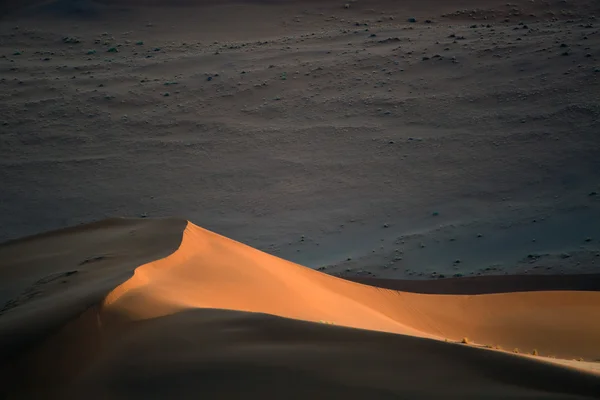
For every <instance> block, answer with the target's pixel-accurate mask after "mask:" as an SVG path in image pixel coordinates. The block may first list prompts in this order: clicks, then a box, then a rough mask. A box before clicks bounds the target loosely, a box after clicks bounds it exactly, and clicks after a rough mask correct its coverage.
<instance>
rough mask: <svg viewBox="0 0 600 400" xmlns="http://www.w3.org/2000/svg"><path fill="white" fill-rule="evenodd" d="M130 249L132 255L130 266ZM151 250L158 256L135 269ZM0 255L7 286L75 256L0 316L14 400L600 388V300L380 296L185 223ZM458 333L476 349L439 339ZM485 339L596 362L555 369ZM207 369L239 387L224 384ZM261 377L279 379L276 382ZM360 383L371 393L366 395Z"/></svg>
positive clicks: (46, 240)
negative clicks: (84, 298) (84, 303)
mask: <svg viewBox="0 0 600 400" xmlns="http://www.w3.org/2000/svg"><path fill="white" fill-rule="evenodd" d="M184 227H185V228H184ZM182 231H183V235H182V233H181V232H182ZM181 235H182V236H181ZM179 241H180V242H179ZM27 250H29V251H27ZM127 251H129V252H130V253H129V257H131V255H136V256H135V257H133V258H130V259H129V260H126V259H127V257H128V255H127ZM144 252H148V254H153V255H154V257H156V261H150V262H147V263H146V264H143V265H141V266H139V267H137V268H135V267H131V265H133V264H132V263H135V261H136V260H138V261H141V260H142V259H143V258H144V257H147V254H146V255H144ZM98 254H103V256H101V257H98V258H97V259H93V260H92V261H90V257H92V256H94V255H98ZM169 254H170V255H169ZM136 257H137V258H136ZM160 257H164V258H160ZM0 258H1V259H2V260H3V263H4V265H2V266H1V267H0V278H2V282H3V286H2V287H0V288H1V289H3V290H8V288H9V287H8V286H4V283H5V282H8V279H6V278H8V277H11V279H13V281H14V282H19V281H20V280H22V279H24V277H25V275H26V272H27V271H29V274H32V273H36V272H37V273H38V274H42V276H43V275H44V274H48V273H49V272H50V270H52V269H54V272H53V274H54V275H50V276H56V273H57V272H56V271H64V270H65V267H66V266H71V268H73V265H74V264H75V262H76V261H79V264H78V265H79V266H78V267H76V268H79V269H76V271H77V272H76V273H71V274H69V275H65V274H63V275H60V274H59V275H58V276H60V277H61V278H60V279H63V278H64V279H65V280H63V281H62V282H63V283H62V285H63V286H59V288H62V289H57V288H56V287H55V288H52V287H50V286H48V288H46V289H44V288H41V289H39V292H40V293H39V294H38V295H36V296H31V297H27V296H24V297H23V296H21V297H19V298H18V299H20V301H15V302H13V303H14V304H13V303H11V304H12V305H11V306H10V307H8V308H7V307H5V309H4V310H3V314H0V334H1V339H2V340H1V341H0V344H2V348H1V349H2V351H3V354H4V355H5V356H6V360H7V361H6V362H5V363H4V364H3V369H2V371H3V374H2V375H3V377H4V379H5V380H6V382H3V383H4V384H5V385H6V386H5V387H9V388H10V390H9V392H12V394H13V397H12V398H23V397H31V398H40V396H41V397H56V398H80V397H81V396H86V397H89V398H148V396H150V397H152V395H156V396H158V397H169V396H175V397H177V396H183V397H189V396H193V395H194V393H195V392H194V390H204V391H205V392H206V393H208V394H209V397H210V396H216V397H210V398H239V396H240V395H242V389H241V387H246V386H247V385H249V386H247V387H246V389H243V390H245V391H246V392H244V393H246V394H247V395H248V396H250V397H252V396H254V395H256V398H278V397H277V396H282V395H284V394H285V395H286V396H288V395H289V396H291V397H292V398H294V396H296V397H295V398H307V397H310V395H309V394H310V393H312V392H311V391H319V392H320V393H325V394H328V396H330V397H331V396H334V397H336V396H344V397H346V398H367V397H369V396H373V398H389V397H386V396H387V395H384V393H387V394H390V393H391V394H394V396H401V395H403V396H409V397H411V398H437V396H442V395H444V396H445V395H448V396H450V397H451V398H453V396H457V397H460V398H468V397H469V396H474V397H472V398H481V396H484V394H486V393H487V394H497V395H501V396H502V398H510V397H519V396H525V395H531V394H532V393H537V394H536V396H538V397H535V398H546V397H545V396H546V394H548V393H550V392H554V393H559V394H560V393H562V394H565V393H570V394H571V395H573V396H574V395H576V394H580V395H584V396H590V395H592V394H594V393H600V392H596V389H598V388H600V378H598V376H597V375H594V374H595V372H594V370H595V369H596V370H597V368H594V367H595V366H596V365H595V363H593V362H591V361H594V360H597V359H599V358H600V346H599V344H600V342H599V340H600V339H599V338H600V319H598V318H597V315H598V310H599V309H600V293H599V292H577V291H537V292H521V293H501V294H486V295H432V294H417V293H407V292H398V291H393V290H388V289H380V288H376V287H371V286H365V285H362V284H358V283H354V282H350V281H346V280H343V279H340V278H335V277H332V276H329V275H326V274H323V273H320V272H317V271H314V270H311V269H308V268H305V267H302V266H300V265H297V264H294V263H291V262H288V261H285V260H282V259H279V258H277V257H274V256H271V255H268V254H266V253H263V252H261V251H258V250H256V249H253V248H251V247H248V246H246V245H243V244H241V243H238V242H235V241H233V240H230V239H227V238H225V237H222V236H220V235H217V234H215V233H212V232H210V231H207V230H205V229H202V228H199V227H197V226H195V225H193V224H191V223H187V225H186V224H184V223H183V222H182V221H175V220H155V221H152V220H141V221H134V220H110V221H107V222H103V223H99V224H92V225H89V226H85V227H81V228H74V229H71V230H65V231H60V232H55V233H51V234H48V235H42V236H39V237H33V238H30V239H26V240H24V241H17V242H14V243H8V244H5V245H3V246H1V247H0ZM82 259H83V260H85V262H81V260H82ZM75 265H77V264H75ZM131 271H133V276H131V277H130V278H128V274H130V273H131ZM71 277H74V278H72V281H68V279H71ZM67 278H68V279H67ZM46 281H55V279H48V278H46V279H45V280H43V279H42V280H41V282H46ZM119 281H120V282H119ZM38 282H40V281H38ZM107 282H109V284H114V285H115V286H116V287H115V286H113V289H112V290H110V289H108V286H107ZM115 282H117V283H116V284H115ZM40 285H41V284H40ZM48 285H50V283H48ZM27 290H31V289H27ZM27 290H25V292H24V293H28V291H27ZM82 292H86V293H90V292H91V293H94V296H96V297H93V296H92V298H88V301H90V302H91V303H92V304H90V305H91V306H92V307H90V308H88V309H87V311H85V312H83V313H81V311H83V310H81V311H79V309H77V308H76V307H74V304H78V303H77V301H79V300H78V299H79V298H78V297H77V296H76V293H82ZM103 293H104V294H103ZM94 299H96V301H95V302H94V301H92V300H94ZM94 304H95V305H94ZM215 309H223V310H235V312H233V311H218V310H215ZM40 310H42V311H43V313H42V312H41V311H40ZM244 312H245V313H244ZM248 312H249V313H250V314H248ZM258 313H260V314H258ZM265 314H271V315H275V316H279V317H285V318H287V319H273V317H269V316H266V315H265ZM294 320H295V321H294ZM301 321H310V322H320V323H318V324H314V323H306V322H301ZM332 325H334V326H332ZM57 327H60V329H58V330H56V328H57ZM343 327H350V328H359V329H358V330H356V329H346V328H343ZM375 331H379V332H389V333H393V334H391V335H390V334H387V333H378V332H375ZM33 333H35V334H33ZM398 334H399V335H398ZM463 337H467V338H469V341H470V342H471V341H472V343H473V346H470V345H469V346H467V345H462V344H455V343H444V340H446V339H449V340H450V341H460V340H461V339H462V338H463ZM432 339H433V340H432ZM480 345H489V346H501V347H502V348H503V349H507V350H512V349H513V348H515V347H518V348H519V349H520V351H524V352H531V351H532V350H533V349H537V351H538V352H539V354H540V355H542V356H543V355H554V356H557V357H563V358H569V359H571V358H576V357H583V359H584V360H585V361H586V362H578V363H576V362H566V361H559V363H560V365H551V364H550V363H548V362H545V361H542V360H543V357H523V356H518V355H514V354H508V353H505V352H500V351H489V350H487V349H483V348H481V346H480ZM477 347H480V348H477ZM15 349H17V350H15ZM577 368H579V369H580V370H581V371H579V372H577V370H576V369H577ZM583 370H586V371H587V372H585V371H583ZM241 371H244V372H241ZM260 371H263V372H260ZM265 371H268V372H265ZM285 371H288V372H285ZM300 371H303V372H300ZM307 371H308V372H307ZM332 371H344V372H343V373H341V372H340V373H341V374H342V375H338V374H337V373H333V372H332ZM288 373H289V374H291V375H288ZM211 374H216V375H215V376H218V377H219V378H218V379H229V377H231V376H233V378H231V379H234V380H233V381H231V385H225V384H216V383H214V382H213V380H214V379H217V378H214V377H213V378H209V377H211V376H213V375H211ZM232 374H233V375H232ZM236 374H243V376H245V377H246V378H241V377H239V376H238V375H236ZM265 374H267V375H268V374H274V375H273V376H279V378H277V379H278V380H277V382H272V381H269V383H268V384H267V383H265V382H264V379H266V378H265V376H266V375H265ZM278 374H279V375H278ZM303 374H304V375H303ZM305 374H309V375H308V376H305ZM398 374H403V375H406V377H405V378H403V379H399V378H397V377H398ZM236 376H237V378H236ZM290 376H293V377H294V378H293V379H295V380H294V381H293V382H291V381H289V379H291V378H290ZM365 376H366V377H365ZM152 377H153V378H152ZM202 377H206V378H202ZM348 377H352V378H351V379H349V378H348ZM7 378H8V379H7ZM430 378H431V379H434V380H436V382H435V383H434V384H432V383H431V382H429V379H430ZM274 379H275V378H274ZM361 379H362V381H361ZM140 380H141V381H143V382H144V383H143V384H142V383H140V382H141V381H140ZM358 381H361V382H362V383H361V384H360V385H363V386H364V385H366V388H363V389H364V391H361V390H358V391H356V390H355V389H356V388H355V386H356V385H358ZM235 382H239V384H240V385H241V386H240V387H236V386H235ZM456 382H460V383H461V384H460V385H455V383H456ZM213 383H214V385H213ZM207 385H208V386H207ZM211 385H213V386H214V387H213V386H211ZM215 385H216V386H215ZM244 385H246V386H244ZM294 385H296V386H297V387H296V386H294ZM360 385H359V386H360ZM175 386H176V387H177V389H175ZM291 387H295V389H294V390H293V392H294V393H293V395H292V393H290V392H289V391H288V390H290V388H291ZM361 387H362V386H361ZM207 388H208V389H207ZM157 390H166V392H164V394H163V395H158V394H157V392H156V391H157ZM248 391H250V392H251V394H249V393H250V392H248ZM382 391H383V392H382ZM415 393H421V394H422V396H416V397H413V396H412V395H414V394H415ZM544 393H545V394H544ZM465 396H466V397H465ZM561 396H562V395H560V396H558V398H561ZM484 397H485V396H484ZM9 398H10V397H9ZM551 398H556V397H551ZM564 398H576V397H564Z"/></svg>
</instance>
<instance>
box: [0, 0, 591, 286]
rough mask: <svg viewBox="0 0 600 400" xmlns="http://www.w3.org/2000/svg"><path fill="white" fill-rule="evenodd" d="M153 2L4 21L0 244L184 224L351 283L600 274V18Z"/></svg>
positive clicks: (424, 8) (442, 5) (581, 8)
mask: <svg viewBox="0 0 600 400" xmlns="http://www.w3.org/2000/svg"><path fill="white" fill-rule="evenodd" d="M143 3H144V2H141V1H139V2H131V1H129V2H128V1H120V2H116V1H115V2H111V5H106V4H102V3H98V2H90V1H60V2H50V3H49V4H46V5H44V6H37V7H32V8H29V9H20V10H17V11H14V12H13V13H12V14H9V15H8V16H6V17H5V18H4V19H2V20H1V22H0V57H1V58H0V71H1V78H0V87H1V88H2V90H1V91H0V102H1V104H2V112H1V113H0V124H1V125H0V163H1V165H0V181H1V182H2V190H1V191H0V227H1V228H0V240H7V239H14V238H16V237H21V236H26V235H30V234H35V233H38V232H41V231H46V230H51V229H57V228H61V227H65V226H71V225H75V224H79V223H85V222H90V221H95V220H100V219H103V218H106V217H112V216H118V217H121V216H131V217H139V216H148V217H167V216H181V217H183V218H186V219H189V220H191V221H192V222H194V223H197V224H199V225H200V226H203V227H206V228H209V229H211V230H213V231H216V232H218V233H221V234H223V235H225V236H227V237H231V238H233V239H236V240H239V241H242V242H244V243H247V244H250V245H252V246H254V247H257V248H259V249H261V250H264V251H267V252H269V253H271V254H275V255H278V256H281V257H283V258H286V259H289V260H292V261H295V262H299V263H302V264H304V265H308V266H310V267H313V268H318V267H326V268H328V271H330V272H331V273H340V274H345V275H349V276H355V275H367V274H368V275H374V276H376V277H382V278H411V279H412V278H429V277H430V276H432V275H436V274H441V275H445V276H451V275H454V274H461V275H479V274H482V275H486V274H498V273H504V272H511V273H512V272H518V273H542V272H546V271H549V272H550V273H559V272H561V271H564V272H566V273H568V272H593V271H594V270H596V271H597V265H598V262H600V261H599V260H598V258H597V257H598V256H599V253H600V224H598V223H597V221H598V220H599V219H600V186H599V185H600V176H599V175H600V173H599V171H600V139H599V137H598V132H599V126H600V125H599V124H600V122H599V121H598V117H599V115H600V108H599V107H600V106H599V96H598V95H597V93H599V92H600V72H599V71H600V70H599V68H600V60H599V58H600V35H599V29H600V25H599V23H598V21H597V20H596V17H595V16H594V13H595V14H596V15H597V16H599V17H600V6H598V4H597V3H596V2H594V1H587V2H586V1H565V2H561V1H545V2H542V1H539V2H538V1H536V2H529V1H527V2H525V1H519V2H513V3H511V5H510V6H508V5H507V4H506V3H503V2H500V1H492V0H489V1H462V2H459V1H456V2H442V1H431V0H429V1H418V2H416V1H415V2H391V1H388V2H384V1H369V2H366V1H356V2H352V3H349V4H350V8H348V9H346V8H344V4H343V3H338V2H329V1H327V2H291V1H287V2H273V3H269V4H254V3H251V2H246V3H243V4H239V3H238V4H226V5H202V6H197V3H198V2H196V1H188V2H187V3H186V2H182V4H184V5H181V6H165V4H164V2H154V3H152V4H154V5H155V6H154V7H142V6H141V5H140V4H143ZM408 18H415V19H416V21H417V22H416V23H410V22H408ZM426 21H431V23H427V22H426ZM111 50H112V51H116V52H111ZM385 227H387V228H385Z"/></svg>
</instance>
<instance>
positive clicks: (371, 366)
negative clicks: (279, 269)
mask: <svg viewBox="0 0 600 400" xmlns="http://www.w3.org/2000/svg"><path fill="white" fill-rule="evenodd" d="M105 334H106V335H105V337H104V339H105V340H104V341H102V343H101V344H100V345H101V346H102V355H101V356H99V357H97V358H96V360H95V362H94V364H93V366H92V367H90V368H88V369H86V370H85V372H83V373H82V374H80V375H79V376H78V377H77V378H76V380H75V381H74V382H72V385H71V386H70V387H69V389H68V390H66V391H62V392H60V391H59V392H57V393H59V396H57V397H59V398H82V397H85V398H90V399H103V398H127V399H138V398H139V399H146V398H187V397H189V396H191V395H192V394H193V395H198V394H201V395H202V396H207V397H208V398H219V399H239V398H247V399H281V398H290V399H307V398H344V399H397V398H419V399H439V398H449V399H481V398H486V399H522V398H529V399H577V398H593V397H596V396H597V394H598V389H599V388H600V379H598V377H596V376H593V375H587V374H584V373H580V372H577V371H575V370H566V369H564V368H559V367H556V366H553V365H550V364H545V363H540V362H537V361H532V360H529V359H526V358H523V357H519V356H516V355H512V354H505V353H498V352H491V351H481V350H479V349H474V348H470V347H466V346H462V345H458V344H446V343H443V342H437V341H431V340H426V339H421V338H415V337H410V336H400V335H392V334H386V333H380V332H371V331H364V330H353V329H347V328H343V327H335V326H325V325H321V324H311V323H307V322H304V321H297V320H290V319H284V318H278V317H274V316H269V315H264V314H255V313H242V312H237V311H226V310H186V311H181V312H178V313H175V314H173V315H169V316H164V317H159V318H152V319H148V320H142V321H136V322H134V323H131V324H130V325H129V326H128V327H127V329H125V330H124V331H122V330H121V331H118V333H115V332H113V334H112V335H111V334H110V332H107V333H105Z"/></svg>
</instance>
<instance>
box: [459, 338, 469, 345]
mask: <svg viewBox="0 0 600 400" xmlns="http://www.w3.org/2000/svg"><path fill="white" fill-rule="evenodd" d="M460 342H461V343H462V344H469V343H471V342H470V341H469V338H467V337H464V338H462V340H461V341H460Z"/></svg>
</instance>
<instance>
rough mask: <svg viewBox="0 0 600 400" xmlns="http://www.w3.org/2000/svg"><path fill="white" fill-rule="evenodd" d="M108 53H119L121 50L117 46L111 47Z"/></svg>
mask: <svg viewBox="0 0 600 400" xmlns="http://www.w3.org/2000/svg"><path fill="white" fill-rule="evenodd" d="M106 51H107V52H108V53H118V52H119V50H118V49H117V48H116V47H111V48H110V49H108V50H106Z"/></svg>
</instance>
